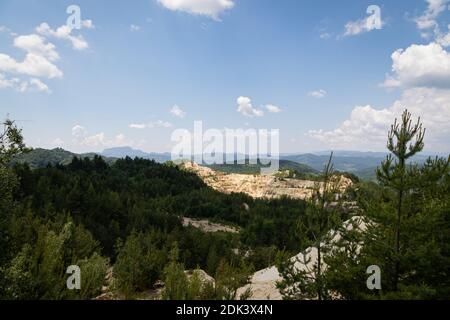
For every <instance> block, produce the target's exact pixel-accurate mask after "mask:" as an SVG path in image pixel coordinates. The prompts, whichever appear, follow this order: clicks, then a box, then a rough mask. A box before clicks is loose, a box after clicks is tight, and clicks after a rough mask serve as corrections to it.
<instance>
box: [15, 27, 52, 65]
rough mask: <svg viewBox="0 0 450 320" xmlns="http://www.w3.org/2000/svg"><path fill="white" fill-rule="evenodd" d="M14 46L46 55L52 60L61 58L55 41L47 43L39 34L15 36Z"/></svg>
mask: <svg viewBox="0 0 450 320" xmlns="http://www.w3.org/2000/svg"><path fill="white" fill-rule="evenodd" d="M14 46H15V47H17V48H20V49H22V50H24V51H26V52H29V53H33V54H35V55H39V56H42V57H46V58H48V59H49V60H50V61H55V60H58V59H59V55H58V52H56V47H55V45H54V44H53V43H46V40H45V39H44V38H43V37H41V36H39V35H37V34H30V35H26V36H19V37H17V38H15V39H14Z"/></svg>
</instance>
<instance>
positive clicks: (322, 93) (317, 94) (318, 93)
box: [308, 89, 327, 99]
mask: <svg viewBox="0 0 450 320" xmlns="http://www.w3.org/2000/svg"><path fill="white" fill-rule="evenodd" d="M326 95H327V92H326V91H325V90H323V89H319V90H315V91H310V92H308V96H310V97H313V98H316V99H322V98H325V97H326Z"/></svg>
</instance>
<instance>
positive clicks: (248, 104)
mask: <svg viewBox="0 0 450 320" xmlns="http://www.w3.org/2000/svg"><path fill="white" fill-rule="evenodd" d="M237 104H238V108H237V112H239V113H241V114H243V115H244V116H246V117H262V116H263V115H264V111H262V110H259V109H255V108H253V106H252V100H251V99H250V98H248V97H239V98H237Z"/></svg>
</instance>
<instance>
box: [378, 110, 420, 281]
mask: <svg viewBox="0 0 450 320" xmlns="http://www.w3.org/2000/svg"><path fill="white" fill-rule="evenodd" d="M424 136H425V129H423V128H422V123H421V122H420V118H419V119H418V120H417V123H416V124H413V122H412V119H411V113H409V112H408V110H405V111H404V112H403V115H402V119H401V123H398V122H397V119H395V122H394V124H393V125H392V126H391V130H390V132H389V135H388V143H387V148H388V150H389V151H390V152H391V153H392V154H390V155H388V156H387V158H386V160H385V161H383V162H382V164H381V167H380V168H378V169H377V177H378V180H379V181H380V182H381V184H382V185H383V186H386V187H388V188H391V189H393V190H395V191H396V193H397V209H396V213H397V217H396V222H395V253H396V261H395V266H394V289H395V290H398V281H399V274H400V261H399V256H400V251H401V224H402V214H403V200H404V195H405V194H406V193H407V192H409V190H410V189H411V179H410V178H411V176H412V175H411V174H409V172H408V168H407V165H406V161H407V160H408V159H410V158H411V157H412V156H414V155H415V154H417V153H418V152H420V151H422V150H423V147H424V142H423V140H424ZM392 155H393V156H394V157H395V159H394V158H393V156H392Z"/></svg>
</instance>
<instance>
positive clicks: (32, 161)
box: [12, 148, 116, 169]
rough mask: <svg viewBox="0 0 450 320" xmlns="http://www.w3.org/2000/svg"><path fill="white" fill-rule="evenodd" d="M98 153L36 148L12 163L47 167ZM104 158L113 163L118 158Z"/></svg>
mask: <svg viewBox="0 0 450 320" xmlns="http://www.w3.org/2000/svg"><path fill="white" fill-rule="evenodd" d="M96 155H97V154H96V153H93V152H92V153H83V154H76V153H73V152H70V151H67V150H64V149H62V148H55V149H51V150H48V149H42V148H36V149H33V150H32V151H30V152H28V153H24V154H21V155H19V156H16V157H14V158H13V160H12V164H14V163H28V165H29V166H30V167H31V168H33V169H36V168H45V167H46V166H47V165H48V164H51V165H67V164H69V163H70V162H71V161H72V159H73V158H74V157H81V158H90V159H92V158H94V156H96ZM103 158H104V160H105V161H106V162H107V163H112V162H114V161H115V160H116V159H114V158H109V157H103Z"/></svg>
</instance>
